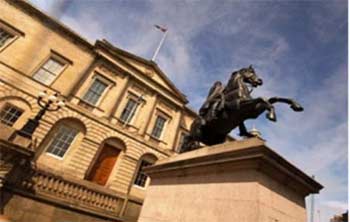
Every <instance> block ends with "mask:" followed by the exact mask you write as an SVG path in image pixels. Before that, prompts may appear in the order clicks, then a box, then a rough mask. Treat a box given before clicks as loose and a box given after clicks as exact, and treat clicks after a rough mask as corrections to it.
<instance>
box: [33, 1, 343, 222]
mask: <svg viewBox="0 0 350 222" xmlns="http://www.w3.org/2000/svg"><path fill="white" fill-rule="evenodd" d="M32 2H33V4H34V5H36V6H38V7H39V8H41V9H43V10H44V11H46V12H47V13H48V14H50V15H52V16H54V17H56V18H58V19H59V20H60V21H61V22H63V23H64V24H66V25H68V26H69V27H71V28H72V29H73V30H75V31H77V32H78V33H80V34H81V35H82V36H84V37H86V38H87V39H88V40H89V41H91V42H92V43H93V42H94V41H95V40H96V39H102V38H105V39H107V40H108V41H110V42H112V43H113V44H115V45H116V46H117V47H120V48H122V49H125V50H127V51H130V52H132V53H135V54H137V55H139V56H142V57H144V58H147V59H150V58H151V57H152V55H153V52H154V50H155V48H156V47H157V44H158V43H159V41H160V39H161V37H162V33H161V32H160V31H159V30H156V29H155V28H154V27H153V25H154V24H159V25H163V26H166V27H168V29H169V34H168V37H167V39H166V41H165V43H164V45H163V48H162V49H161V51H160V53H159V55H158V57H157V60H156V62H157V63H158V65H159V66H160V67H161V68H162V70H163V71H164V72H165V73H166V74H167V75H168V77H169V78H170V79H171V80H172V81H173V82H174V83H175V84H176V86H177V87H178V88H179V89H180V90H182V91H183V92H184V93H185V94H186V95H187V96H188V99H189V101H190V106H191V107H193V108H195V109H198V108H199V106H200V105H201V103H202V101H203V99H204V98H205V96H206V95H207V90H208V88H209V87H210V86H211V84H212V83H213V82H214V81H215V80H221V81H223V82H224V83H226V82H227V80H228V77H229V74H230V73H231V72H232V71H234V70H237V69H239V68H242V67H246V66H248V65H250V64H253V66H254V67H255V69H256V71H257V73H258V75H260V77H261V78H262V79H263V80H264V85H263V86H262V87H261V88H260V89H257V90H255V91H254V95H255V96H265V97H269V96H284V97H292V98H295V99H296V100H298V101H299V102H300V103H301V104H302V105H303V106H304V108H305V112H303V113H294V112H292V111H291V110H290V109H289V108H288V107H287V106H283V105H276V110H277V118H278V122H277V123H272V122H269V121H268V120H267V119H265V118H264V115H262V116H261V117H260V118H259V119H257V120H255V121H248V122H247V126H248V127H249V128H251V127H252V125H253V124H255V126H256V127H257V128H258V129H259V130H260V131H261V133H262V135H263V137H264V138H265V139H266V140H267V144H268V145H269V146H270V147H272V148H273V149H274V150H276V151H277V152H278V153H280V154H281V155H282V156H284V157H286V158H287V159H288V160H290V161H291V162H292V163H293V164H295V165H296V166H298V167H299V168H300V169H302V170H303V171H305V172H306V173H307V174H308V175H311V174H314V175H315V176H316V179H317V180H318V181H319V182H321V183H322V184H323V185H324V186H325V188H324V189H323V190H322V191H321V193H320V194H319V195H316V196H315V200H316V207H315V208H316V210H320V214H321V221H322V222H326V221H327V222H328V221H329V218H330V217H331V216H332V215H334V214H336V213H342V212H343V211H345V209H346V208H347V203H348V200H347V199H348V197H347V195H348V185H347V183H348V164H347V161H348V134H347V130H348V127H347V122H348V121H347V107H348V106H347V101H348V100H347V83H348V79H347V78H348V77H347V62H348V57H347V50H348V45H347V44H348V42H347V41H348V30H347V29H348V24H347V23H348V18H347V14H348V12H347V10H348V9H347V7H348V5H347V1H345V0H341V1H262V0H261V1H259V0H256V1H234V0H227V1H226V0H219V1H215V0H201V1H199V0H175V1H163V0H152V1H141V0H135V1H121V0H120V1H119V0H116V1H106V0H104V1H97V0H96V1H92V0H90V1H82V0H80V1H79V0H76V1H57V0H56V1H52V0H49V1H44V0H32ZM236 134H237V131H236V130H235V131H233V133H232V135H234V136H235V135H236ZM315 218H318V215H316V216H315Z"/></svg>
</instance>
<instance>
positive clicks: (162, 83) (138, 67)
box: [95, 40, 188, 103]
mask: <svg viewBox="0 0 350 222" xmlns="http://www.w3.org/2000/svg"><path fill="white" fill-rule="evenodd" d="M95 45H96V46H97V47H99V46H102V48H104V49H105V50H107V51H108V52H109V53H111V54H112V55H113V56H114V57H116V58H118V61H119V62H121V63H123V65H124V66H128V67H129V68H131V69H133V70H135V71H136V72H137V73H139V74H141V75H142V76H143V77H144V78H145V79H147V80H150V81H152V82H153V83H155V84H156V85H157V86H158V87H160V88H163V89H165V90H166V91H168V92H170V93H171V94H172V95H175V96H176V97H177V98H178V99H180V100H182V101H183V102H184V103H187V102H188V101H187V99H186V97H185V95H183V94H182V93H181V92H180V90H179V89H177V88H176V86H175V85H174V84H173V83H172V82H171V81H170V80H169V79H168V77H167V76H166V75H165V74H164V73H163V71H162V70H161V69H160V68H159V67H158V65H157V64H156V63H155V62H153V61H150V60H146V59H144V58H141V57H139V56H136V55H134V54H131V53H129V52H126V51H124V50H122V49H119V48H117V47H115V46H113V45H112V44H110V43H109V42H107V41H106V40H103V41H99V40H98V41H97V42H96V44H95Z"/></svg>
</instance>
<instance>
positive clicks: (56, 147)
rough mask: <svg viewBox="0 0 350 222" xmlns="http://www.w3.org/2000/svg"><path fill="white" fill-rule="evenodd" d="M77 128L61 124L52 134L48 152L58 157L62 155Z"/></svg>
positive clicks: (74, 135) (70, 142) (76, 132)
mask: <svg viewBox="0 0 350 222" xmlns="http://www.w3.org/2000/svg"><path fill="white" fill-rule="evenodd" d="M78 132H79V131H78V130H76V129H74V128H69V127H67V126H65V125H62V126H61V127H60V128H59V129H58V131H57V133H56V134H55V135H54V138H53V140H52V142H51V143H50V145H49V148H48V149H47V152H48V153H51V154H54V155H55V156H58V157H63V156H64V154H65V153H66V152H67V150H68V148H69V146H70V145H71V144H72V142H73V140H74V138H75V137H76V135H77V134H78Z"/></svg>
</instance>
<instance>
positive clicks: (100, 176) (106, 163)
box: [85, 138, 125, 186]
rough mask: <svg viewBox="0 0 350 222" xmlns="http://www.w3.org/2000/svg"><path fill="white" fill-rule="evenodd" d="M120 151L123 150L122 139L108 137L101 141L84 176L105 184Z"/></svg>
mask: <svg viewBox="0 0 350 222" xmlns="http://www.w3.org/2000/svg"><path fill="white" fill-rule="evenodd" d="M122 151H125V144H124V142H123V141H122V140H120V139H117V138H109V139H106V140H105V141H103V142H102V144H101V147H100V149H99V150H98V152H97V153H96V156H95V158H94V160H93V161H92V164H91V166H90V168H89V170H88V171H87V172H88V173H87V174H86V177H85V178H86V179H87V180H90V181H91V182H94V183H97V184H99V185H102V186H104V185H106V183H107V181H108V180H109V178H110V176H111V175H112V171H113V169H115V166H116V163H117V162H118V159H119V157H120V154H121V152H122Z"/></svg>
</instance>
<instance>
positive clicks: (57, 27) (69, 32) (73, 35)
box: [5, 0, 94, 50]
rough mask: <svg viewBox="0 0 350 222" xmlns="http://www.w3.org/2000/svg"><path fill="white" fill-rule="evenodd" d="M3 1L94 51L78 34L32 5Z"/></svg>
mask: <svg viewBox="0 0 350 222" xmlns="http://www.w3.org/2000/svg"><path fill="white" fill-rule="evenodd" d="M5 1H6V2H7V3H9V4H12V5H14V6H15V7H18V8H20V9H22V10H24V11H25V12H27V13H30V14H32V15H34V16H36V17H37V18H38V19H40V21H41V22H45V23H46V24H48V25H49V26H50V27H51V28H52V29H53V30H54V31H57V30H59V31H61V32H64V35H63V36H69V37H70V38H74V39H75V40H78V41H79V43H80V44H81V45H83V46H85V47H87V48H88V49H90V50H94V45H93V44H92V43H91V42H89V41H88V40H87V39H86V38H84V37H82V36H81V35H80V34H78V33H77V32H75V31H73V30H72V29H71V28H69V27H68V26H66V25H65V24H63V23H61V22H60V21H58V20H57V19H55V18H54V17H51V16H49V15H48V14H46V13H45V12H43V11H42V10H40V9H38V8H37V7H35V6H34V5H33V4H32V3H30V2H28V1H23V0H5Z"/></svg>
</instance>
